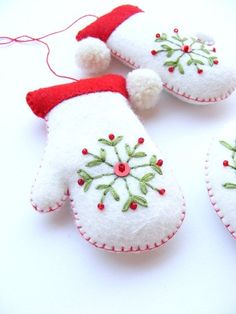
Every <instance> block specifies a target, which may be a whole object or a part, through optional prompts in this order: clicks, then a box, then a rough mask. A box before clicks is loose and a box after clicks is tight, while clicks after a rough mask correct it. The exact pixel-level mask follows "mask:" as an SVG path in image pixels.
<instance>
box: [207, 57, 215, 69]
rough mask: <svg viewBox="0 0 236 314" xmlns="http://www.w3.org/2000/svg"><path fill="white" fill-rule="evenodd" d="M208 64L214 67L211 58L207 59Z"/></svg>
mask: <svg viewBox="0 0 236 314" xmlns="http://www.w3.org/2000/svg"><path fill="white" fill-rule="evenodd" d="M208 63H209V65H210V66H211V67H212V66H213V65H214V62H213V59H212V58H208Z"/></svg>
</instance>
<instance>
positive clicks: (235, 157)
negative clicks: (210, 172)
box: [220, 140, 236, 189]
mask: <svg viewBox="0 0 236 314" xmlns="http://www.w3.org/2000/svg"><path fill="white" fill-rule="evenodd" d="M220 144H221V145H223V146H224V147H226V148H227V149H228V150H230V151H231V152H232V155H231V159H232V162H231V163H230V162H229V161H228V160H224V161H223V166H224V167H230V168H232V169H233V170H234V171H235V170H236V140H235V145H234V146H232V145H230V144H229V143H227V142H225V141H220ZM223 187H225V188H226V189H236V183H231V182H226V183H224V184H223Z"/></svg>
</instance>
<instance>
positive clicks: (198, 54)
mask: <svg viewBox="0 0 236 314" xmlns="http://www.w3.org/2000/svg"><path fill="white" fill-rule="evenodd" d="M191 53H192V54H194V55H197V56H200V57H202V58H205V59H207V60H208V57H206V56H204V55H202V54H200V53H198V52H195V49H193V50H192V52H191Z"/></svg>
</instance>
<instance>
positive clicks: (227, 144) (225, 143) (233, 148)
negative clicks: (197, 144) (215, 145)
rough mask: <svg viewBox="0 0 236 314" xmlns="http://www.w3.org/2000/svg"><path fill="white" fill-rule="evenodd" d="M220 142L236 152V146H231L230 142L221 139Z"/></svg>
mask: <svg viewBox="0 0 236 314" xmlns="http://www.w3.org/2000/svg"><path fill="white" fill-rule="evenodd" d="M220 144H221V145H223V146H224V147H226V148H227V149H229V150H232V151H233V152H236V148H235V147H233V146H231V145H230V144H229V143H227V142H225V141H220Z"/></svg>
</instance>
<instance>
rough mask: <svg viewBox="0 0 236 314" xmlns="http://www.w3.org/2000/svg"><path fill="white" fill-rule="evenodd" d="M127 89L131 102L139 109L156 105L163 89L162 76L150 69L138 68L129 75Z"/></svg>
mask: <svg viewBox="0 0 236 314" xmlns="http://www.w3.org/2000/svg"><path fill="white" fill-rule="evenodd" d="M127 90H128V93H129V98H130V102H131V104H132V105H133V106H134V107H136V108H138V109H149V108H152V107H154V106H155V105H156V103H157V101H158V98H159V94H160V92H161V90H162V81H161V79H160V76H159V75H158V74H157V73H156V72H154V71H152V70H149V69H138V70H134V71H132V72H130V73H129V74H128V76H127Z"/></svg>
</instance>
